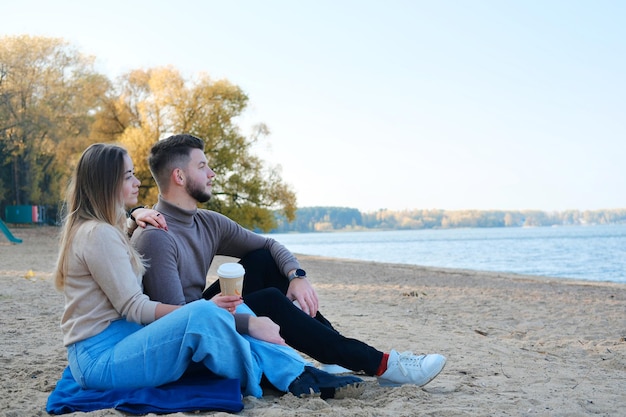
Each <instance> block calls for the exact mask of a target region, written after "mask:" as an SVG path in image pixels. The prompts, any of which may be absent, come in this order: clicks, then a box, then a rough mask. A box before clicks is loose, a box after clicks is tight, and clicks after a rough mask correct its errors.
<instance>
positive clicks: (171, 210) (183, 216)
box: [154, 195, 198, 224]
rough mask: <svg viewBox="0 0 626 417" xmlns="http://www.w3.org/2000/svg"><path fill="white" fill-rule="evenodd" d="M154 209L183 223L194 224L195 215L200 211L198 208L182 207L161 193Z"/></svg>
mask: <svg viewBox="0 0 626 417" xmlns="http://www.w3.org/2000/svg"><path fill="white" fill-rule="evenodd" d="M154 209H155V210H158V211H159V212H161V213H163V214H165V215H167V216H168V217H172V218H174V219H175V220H177V221H179V222H180V223H183V224H192V223H193V216H194V215H195V214H196V213H197V212H198V209H197V208H194V209H192V210H185V209H183V208H180V207H178V206H176V205H174V204H172V203H170V202H169V201H167V200H166V199H164V198H163V196H161V195H159V201H158V203H157V204H156V206H154Z"/></svg>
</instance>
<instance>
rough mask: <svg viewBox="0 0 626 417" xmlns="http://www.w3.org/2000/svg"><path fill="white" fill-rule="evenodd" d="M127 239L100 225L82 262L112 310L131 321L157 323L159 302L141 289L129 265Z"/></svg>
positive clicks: (114, 230) (115, 231)
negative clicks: (156, 315)
mask: <svg viewBox="0 0 626 417" xmlns="http://www.w3.org/2000/svg"><path fill="white" fill-rule="evenodd" d="M128 250H129V246H128V244H127V243H126V242H125V241H124V236H123V235H122V234H121V233H120V232H118V231H117V230H116V229H115V228H114V227H112V226H110V225H104V224H102V225H99V226H98V227H95V228H94V229H92V230H91V231H90V232H89V234H88V244H86V245H85V246H84V247H83V250H82V252H83V259H84V262H85V264H86V265H87V268H88V269H89V272H90V273H91V276H92V278H93V280H94V281H95V282H96V283H97V284H98V286H99V287H100V288H101V289H102V291H103V292H104V293H105V295H106V297H107V298H108V299H109V301H110V302H111V305H113V308H115V310H116V311H117V312H118V313H119V314H120V315H121V316H122V317H125V318H126V319H127V320H128V321H132V322H136V323H141V324H147V323H151V322H153V321H154V320H155V311H156V306H157V304H159V303H157V302H155V301H151V300H150V298H149V297H148V296H147V295H145V294H144V293H143V291H142V289H141V285H140V279H141V278H140V277H139V276H138V275H137V274H136V273H135V271H134V270H133V267H132V265H131V262H130V256H129V252H128Z"/></svg>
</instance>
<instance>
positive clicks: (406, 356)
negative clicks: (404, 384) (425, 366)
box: [398, 352, 425, 376]
mask: <svg viewBox="0 0 626 417" xmlns="http://www.w3.org/2000/svg"><path fill="white" fill-rule="evenodd" d="M424 357H425V356H424V355H419V356H417V355H414V354H413V352H402V353H401V354H399V355H398V368H400V372H402V375H404V376H407V374H408V373H409V372H408V371H407V370H406V369H404V367H405V366H406V367H408V368H419V367H421V366H422V360H423V359H424Z"/></svg>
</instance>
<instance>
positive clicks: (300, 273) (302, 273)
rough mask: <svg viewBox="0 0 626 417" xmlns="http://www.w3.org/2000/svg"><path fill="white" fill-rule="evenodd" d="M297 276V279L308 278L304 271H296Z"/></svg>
mask: <svg viewBox="0 0 626 417" xmlns="http://www.w3.org/2000/svg"><path fill="white" fill-rule="evenodd" d="M296 276H297V277H306V272H305V271H304V269H296Z"/></svg>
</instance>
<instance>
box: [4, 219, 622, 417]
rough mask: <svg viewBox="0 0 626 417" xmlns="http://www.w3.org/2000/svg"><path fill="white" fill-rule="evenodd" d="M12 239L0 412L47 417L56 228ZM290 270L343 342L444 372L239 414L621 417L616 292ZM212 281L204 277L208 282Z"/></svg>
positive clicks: (397, 272)
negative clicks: (426, 379) (440, 357)
mask: <svg viewBox="0 0 626 417" xmlns="http://www.w3.org/2000/svg"><path fill="white" fill-rule="evenodd" d="M12 231H13V233H14V234H15V235H16V236H18V237H20V238H22V239H24V242H23V243H22V244H18V245H13V244H9V243H8V241H6V239H4V237H2V239H0V283H1V287H0V288H1V290H0V323H1V337H0V363H1V364H2V372H1V373H0V381H1V387H0V410H2V411H0V415H3V416H7V417H8V416H11V417H18V416H19V417H21V416H39V415H46V412H45V405H46V400H47V397H48V395H49V393H50V392H51V391H52V389H53V388H54V386H55V383H56V381H57V380H58V378H59V377H60V375H61V372H62V371H63V369H64V368H65V367H66V365H67V359H66V356H65V349H64V348H63V346H62V342H61V332H60V329H59V318H60V315H61V310H62V304H63V298H62V296H61V295H60V294H59V293H57V292H56V290H55V289H54V285H53V282H52V269H53V266H54V262H55V258H56V254H57V233H58V229H57V228H54V227H32V228H13V229H12ZM299 259H300V261H301V263H302V264H303V267H304V268H305V269H306V270H307V271H308V272H309V275H310V278H311V280H312V281H313V282H314V285H315V287H316V289H317V291H318V292H319V295H320V299H321V310H322V311H323V313H324V314H325V315H326V316H327V317H328V318H329V319H330V320H331V321H332V322H333V323H334V324H335V326H336V327H337V328H338V329H339V330H340V331H341V332H342V333H344V334H345V335H346V336H349V337H355V338H359V339H361V340H364V341H367V342H368V343H369V344H371V345H373V346H375V347H377V348H378V349H380V350H385V351H388V350H389V349H392V348H393V349H397V350H399V351H405V350H411V351H414V352H416V353H428V352H437V353H441V354H444V355H445V356H447V358H448V363H447V365H446V367H445V369H444V370H443V372H442V373H441V374H440V375H439V377H437V378H436V379H435V380H434V381H432V382H431V383H430V384H428V385H426V386H425V387H422V388H417V387H415V386H403V387H398V388H382V387H380V386H378V384H377V382H376V380H375V378H371V377H364V379H365V380H366V389H365V392H364V393H363V395H362V396H361V397H360V398H359V399H347V400H328V401H324V400H321V399H298V398H295V397H293V396H292V395H290V394H289V395H285V396H276V395H272V394H268V395H266V396H265V397H263V398H262V399H256V398H245V399H244V403H245V409H244V410H243V411H242V412H240V413H239V415H242V416H294V415H295V416H334V415H338V416H361V417H365V416H416V415H420V416H422V415H434V416H485V415H514V416H525V415H528V416H553V415H559V416H583V415H606V416H613V415H614V416H618V415H625V414H626V392H625V389H626V285H623V284H615V283H592V282H581V281H573V280H566V279H552V278H541V277H529V276H521V275H510V274H499V273H489V272H474V271H465V270H450V269H440V268H424V267H415V266H406V265H396V264H383V263H373V262H361V261H349V260H338V259H328V258H320V257H312V256H302V255H300V256H299ZM214 264H215V263H214ZM215 276H216V275H215V270H214V269H212V271H210V272H209V279H213V278H215ZM84 414H85V413H75V414H71V415H84ZM88 414H89V415H91V416H99V417H103V416H120V415H123V414H122V413H120V412H118V411H116V410H101V411H97V412H93V413H88ZM171 415H173V416H184V415H198V414H194V413H187V414H184V413H175V414H171ZM200 415H221V416H224V415H226V413H200Z"/></svg>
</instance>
